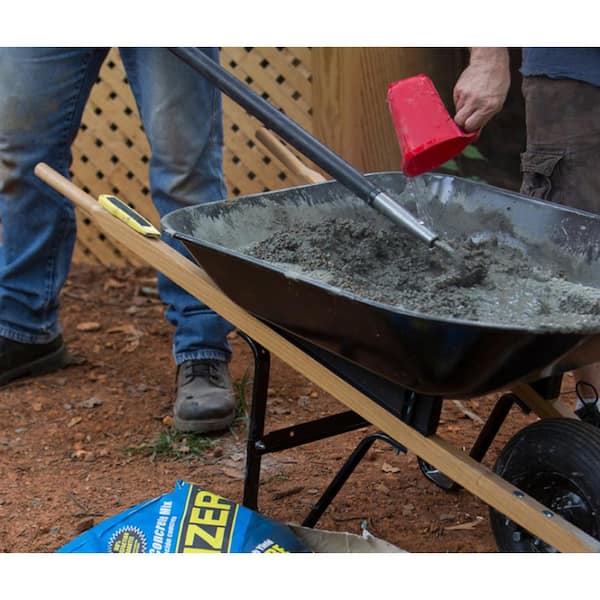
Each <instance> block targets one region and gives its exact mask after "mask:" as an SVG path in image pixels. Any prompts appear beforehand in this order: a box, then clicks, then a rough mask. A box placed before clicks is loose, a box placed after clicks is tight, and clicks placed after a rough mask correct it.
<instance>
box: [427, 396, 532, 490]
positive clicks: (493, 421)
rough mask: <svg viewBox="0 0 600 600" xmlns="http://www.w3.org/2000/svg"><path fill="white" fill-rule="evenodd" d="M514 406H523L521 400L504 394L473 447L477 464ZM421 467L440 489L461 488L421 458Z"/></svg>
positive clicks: (471, 454)
mask: <svg viewBox="0 0 600 600" xmlns="http://www.w3.org/2000/svg"><path fill="white" fill-rule="evenodd" d="M514 404H519V405H521V403H520V401H519V398H518V397H517V396H516V395H515V394H503V395H502V396H500V398H499V399H498V401H497V402H496V404H495V405H494V408H493V409H492V412H491V413H490V415H489V417H488V418H487V420H486V422H485V424H484V425H483V428H482V429H481V431H480V432H479V435H478V436H477V439H476V440H475V442H474V443H473V446H472V447H471V451H470V452H469V456H470V457H471V458H473V459H475V460H476V461H477V462H481V461H482V460H483V457H484V456H485V455H486V452H487V451H488V450H489V448H490V446H491V445H492V443H493V441H494V439H495V438H496V435H497V434H498V431H500V427H502V424H503V423H504V421H505V420H506V417H507V416H508V413H509V412H510V409H511V408H512V407H513V405H514ZM419 467H420V469H421V472H422V473H423V475H425V477H427V479H429V481H432V482H433V483H435V485H437V486H438V487H439V488H441V489H443V490H445V491H447V492H456V491H458V490H459V489H460V488H461V486H460V485H458V484H457V483H455V482H454V481H452V480H451V479H450V478H449V477H446V475H444V474H443V473H442V472H441V471H439V470H438V469H436V468H435V467H432V466H431V465H430V464H429V463H427V462H425V461H424V460H423V459H421V458H419Z"/></svg>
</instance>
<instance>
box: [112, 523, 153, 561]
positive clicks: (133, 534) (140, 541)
mask: <svg viewBox="0 0 600 600" xmlns="http://www.w3.org/2000/svg"><path fill="white" fill-rule="evenodd" d="M108 551H109V552H117V553H119V554H138V553H144V552H146V536H145V535H144V532H143V531H142V530H141V529H139V528H138V527H133V526H131V525H128V526H126V527H121V529H117V531H115V532H114V533H113V534H112V536H111V538H110V540H109V541H108Z"/></svg>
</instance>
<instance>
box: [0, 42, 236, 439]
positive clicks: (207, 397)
mask: <svg viewBox="0 0 600 600" xmlns="http://www.w3.org/2000/svg"><path fill="white" fill-rule="evenodd" d="M108 50H109V49H108V48H2V49H0V219H1V222H2V243H1V245H0V386H1V385H5V384H7V383H8V382H10V381H12V380H13V379H16V378H17V377H23V376H30V375H38V374H41V373H46V372H49V371H52V370H55V369H58V368H61V367H63V366H65V365H66V364H67V363H68V354H67V351H66V348H65V346H64V343H63V339H62V336H61V327H60V323H59V294H60V290H61V288H62V286H63V284H64V282H65V279H66V277H67V274H68V271H69V267H70V263H71V257H72V252H73V247H74V244H75V239H76V229H75V227H76V225H75V217H74V210H73V206H72V204H71V202H70V201H68V200H66V199H65V198H63V197H62V196H60V195H59V194H58V193H57V192H55V191H54V190H52V189H51V188H50V187H49V186H47V185H45V184H44V183H43V182H41V181H40V180H39V179H37V177H36V176H35V175H34V172H33V169H34V167H35V165H36V164H37V163H38V162H45V163H47V164H48V165H50V166H51V167H52V168H54V169H55V170H57V171H58V172H59V173H61V174H62V175H64V176H68V169H69V166H70V164H71V144H72V142H73V140H74V138H75V136H76V134H77V131H78V129H79V126H80V122H81V117H82V113H83V110H84V107H85V104H86V101H87V99H88V96H89V94H90V91H91V88H92V86H93V84H94V82H95V81H96V79H97V77H98V73H99V71H100V67H101V65H102V62H103V60H104V59H105V57H106V55H107V53H108ZM203 50H204V52H206V54H207V55H209V56H210V57H211V58H213V59H214V60H218V49H216V48H205V49H203ZM120 54H121V59H122V61H123V65H124V67H125V70H126V72H127V78H128V80H129V83H130V85H131V88H132V91H133V94H134V96H135V99H136V102H137V106H138V109H139V112H140V115H141V119H142V123H143V125H144V129H145V132H146V135H147V137H148V141H149V144H150V148H151V152H152V156H151V160H150V190H151V194H152V200H153V202H154V205H155V206H156V209H157V210H158V212H159V214H160V215H161V216H162V215H165V214H167V213H169V212H171V211H173V210H174V209H176V208H180V207H182V206H188V205H191V204H199V203H204V202H212V201H215V200H221V199H223V198H224V197H225V196H226V190H225V185H224V180H223V172H222V144H223V131H222V112H221V96H220V93H219V92H218V90H216V89H215V88H214V87H213V86H212V85H210V84H209V83H208V82H207V81H205V80H204V78H202V77H201V76H200V75H198V74H196V73H195V72H194V71H193V70H192V69H190V67H188V66H187V65H185V64H184V63H183V62H182V61H180V60H179V59H178V58H177V57H175V56H174V55H172V54H171V53H170V52H169V51H168V50H166V49H164V48H122V49H121V50H120ZM164 240H165V242H167V243H168V244H169V245H171V246H173V247H175V248H177V249H178V250H180V251H181V246H180V245H179V242H176V241H175V240H173V239H172V238H171V237H170V236H164ZM158 286H159V291H160V296H161V299H162V301H163V302H164V303H165V304H166V307H167V308H166V317H167V319H168V320H169V322H170V323H171V324H172V325H173V326H174V328H175V331H174V337H173V354H174V358H175V363H176V365H177V397H176V400H175V406H174V426H175V428H176V429H178V430H180V431H196V432H206V431H216V430H221V429H226V428H227V427H228V426H229V425H230V424H231V422H232V421H233V417H234V409H235V401H234V395H233V391H232V384H231V379H230V376H229V372H228V368H227V362H228V361H229V360H230V358H231V349H230V347H229V344H228V342H227V334H228V333H229V332H230V331H231V330H232V327H231V325H230V324H229V323H227V322H226V321H225V320H224V319H222V318H221V317H220V316H218V315H217V314H215V313H214V312H213V311H211V310H210V309H208V308H207V307H206V306H204V305H203V304H202V303H200V302H199V301H198V300H197V299H195V298H194V297H193V296H191V295H190V294H188V293H187V292H185V291H184V290H182V289H181V288H180V287H178V286H176V285H175V284H174V283H172V282H171V281H170V280H169V279H167V278H166V277H164V276H163V275H161V274H159V276H158Z"/></svg>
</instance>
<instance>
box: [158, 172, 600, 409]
mask: <svg viewBox="0 0 600 600" xmlns="http://www.w3.org/2000/svg"><path fill="white" fill-rule="evenodd" d="M368 177H369V178H372V179H373V180H374V181H375V183H376V184H377V185H378V186H380V187H381V188H383V189H385V190H386V191H388V193H389V194H390V195H391V196H392V197H394V198H395V199H396V200H397V201H398V202H400V203H401V204H402V205H403V206H405V207H406V208H408V209H409V210H411V211H412V212H418V213H419V214H420V215H424V218H425V219H426V220H427V221H428V222H429V223H428V224H429V225H430V226H431V228H432V229H434V230H436V231H437V232H438V233H439V234H440V237H441V238H442V239H445V238H452V237H455V236H457V235H461V234H468V235H481V234H482V233H486V232H488V233H501V234H502V235H503V236H506V237H510V238H511V239H513V240H514V241H515V242H516V243H518V244H519V245H520V246H521V247H522V248H524V249H525V250H526V252H527V254H528V255H529V256H531V257H532V258H534V259H538V258H539V259H540V260H545V261H552V262H553V263H556V264H559V265H560V266H561V269H562V270H563V271H564V272H565V273H566V274H567V278H568V279H569V280H570V281H573V282H577V283H583V284H585V285H592V286H594V287H596V284H595V282H597V281H600V262H599V258H598V257H599V255H600V217H597V216H595V215H592V214H589V213H586V212H583V211H578V210H574V209H569V208H566V207H564V206H561V205H558V204H553V203H548V202H543V201H539V200H534V199H531V198H528V197H525V196H522V195H520V194H517V193H514V192H510V191H507V190H502V189H499V188H495V187H492V186H488V185H484V184H481V183H479V182H474V181H470V180H465V179H461V178H457V177H450V176H445V175H439V174H426V175H423V176H420V177H417V178H414V179H412V180H411V182H410V185H407V181H408V180H407V179H406V178H405V177H404V175H403V174H402V173H399V172H385V173H373V174H370V175H368ZM415 192H416V193H415ZM415 198H418V206H417V205H415V202H416V200H415ZM456 208H459V209H460V211H461V216H460V218H452V217H451V215H452V211H453V210H455V209H456ZM373 212H374V211H372V209H370V208H369V207H368V206H366V205H365V203H364V202H363V201H362V200H360V199H358V198H357V197H356V196H354V195H353V194H352V193H350V192H348V190H347V189H346V188H345V187H343V186H342V185H340V184H339V183H337V182H334V181H331V182H326V183H319V184H314V185H307V186H299V187H293V188H288V189H284V190H278V191H274V192H267V193H263V194H255V195H251V196H245V197H241V198H238V199H237V200H235V201H230V200H228V201H222V202H215V203H211V204H205V205H197V206H190V207H186V208H182V209H179V210H176V211H174V212H173V213H171V214H169V215H167V216H166V217H163V219H162V225H163V228H164V230H165V231H166V232H167V233H168V234H170V235H172V236H174V237H175V238H177V239H180V240H181V241H182V242H183V243H184V244H185V246H186V247H187V248H188V249H189V251H190V252H191V254H192V255H193V256H194V257H195V259H196V260H197V261H198V262H199V264H200V265H202V267H203V268H204V269H205V270H206V271H207V273H208V274H209V275H210V276H211V277H212V278H213V280H214V281H215V282H216V283H217V285H219V287H220V288H221V289H222V290H223V292H224V293H225V294H227V295H228V296H229V297H230V298H231V299H232V300H233V301H235V302H236V303H237V304H239V305H240V306H242V307H243V308H244V309H246V310H247V311H248V312H250V313H252V314H253V315H255V316H256V317H258V318H260V319H262V320H264V321H266V322H268V323H271V324H273V325H276V326H277V327H278V328H282V329H283V330H286V331H288V332H290V333H291V334H293V335H294V336H297V337H298V338H301V339H303V340H306V341H307V342H309V343H311V344H314V345H316V346H317V347H320V348H323V349H325V350H327V351H329V352H332V353H334V354H335V355H338V356H340V357H341V358H343V359H344V360H347V361H349V362H350V363H353V364H355V365H357V366H359V367H361V368H364V369H367V370H369V371H371V372H373V373H374V374H375V375H377V376H380V377H383V378H386V379H389V380H390V381H392V382H393V383H395V384H398V385H400V386H403V387H405V388H407V389H410V390H413V391H415V392H418V393H422V394H428V395H439V396H443V397H447V398H453V397H454V398H468V397H474V396H479V395H483V394H485V393H488V392H491V391H494V390H497V389H500V388H503V387H507V386H509V385H511V384H514V383H516V382H531V381H535V380H537V379H539V378H541V377H546V376H550V375H555V374H559V373H563V372H565V371H568V370H571V369H573V368H576V367H580V366H584V365H585V364H588V363H591V362H596V361H597V360H600V335H599V334H600V326H599V327H598V329H597V330H596V329H594V328H593V327H592V328H591V329H590V327H589V326H588V327H587V328H585V329H578V327H577V324H574V326H573V328H569V330H568V331H562V330H560V331H557V330H540V329H528V328H527V327H518V326H513V325H510V324H508V325H507V324H499V323H485V322H478V321H468V320H461V319H453V318H444V317H440V316H438V315H432V314H424V313H417V312H411V311H407V310H403V309H402V308H401V307H398V306H391V305H388V304H383V303H379V302H374V301H371V300H369V299H367V298H363V297H359V296H357V295H355V294H353V293H351V292H349V291H346V290H342V289H339V288H336V287H333V286H330V285H328V284H327V283H324V282H323V281H319V280H318V279H313V278H309V277H307V276H305V275H303V274H300V273H298V271H296V270H293V269H289V268H287V267H286V266H285V265H281V264H277V263H269V262H266V261H263V260H258V259H256V258H254V257H252V256H250V255H249V254H247V253H245V252H244V248H245V247H246V246H247V245H248V244H250V243H252V242H259V241H262V240H264V239H266V238H268V237H269V236H270V235H272V234H273V233H274V232H276V231H281V230H282V228H284V229H289V228H291V227H292V226H294V225H295V224H305V223H307V222H312V223H318V222H320V221H321V220H322V219H324V218H325V217H330V216H335V217H340V218H342V217H344V218H353V219H365V218H371V215H372V213H373ZM378 217H379V216H378ZM498 228H500V229H498ZM415 243H416V244H417V243H422V242H420V241H418V240H415Z"/></svg>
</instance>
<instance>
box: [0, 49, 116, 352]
mask: <svg viewBox="0 0 600 600" xmlns="http://www.w3.org/2000/svg"><path fill="white" fill-rule="evenodd" d="M106 52H107V50H106V49H83V48H1V49H0V219H1V221H2V244H1V246H0V335H2V336H4V337H7V338H10V339H12V340H16V341H20V342H25V343H46V342H49V341H52V339H54V338H55V337H56V336H57V335H58V334H59V333H60V325H59V315H58V308H59V300H58V295H59V292H60V289H61V287H62V285H63V283H64V281H65V278H66V276H67V274H68V271H69V266H70V262H71V256H72V252H73V246H74V243H75V236H76V231H75V227H76V225H75V216H74V210H73V206H72V204H71V202H70V201H68V200H66V199H65V198H63V197H62V196H61V195H60V194H58V193H57V192H55V191H54V190H52V189H51V188H50V187H49V186H48V185H47V184H45V183H43V182H42V181H41V180H39V179H38V178H37V177H36V176H35V175H34V173H33V169H34V167H35V165H36V164H37V163H38V162H40V161H43V162H46V163H47V164H49V165H50V166H51V167H53V168H54V169H56V170H57V171H59V172H60V173H61V174H63V175H64V176H67V175H68V168H69V166H70V162H71V150H70V146H71V143H72V141H73V139H74V137H75V135H76V133H77V130H78V127H79V124H80V120H81V114H82V112H83V108H84V106H85V102H86V100H87V97H88V95H89V91H90V89H91V87H92V85H93V83H94V81H95V80H96V77H97V75H98V70H99V68H100V64H101V63H102V60H103V58H104V56H105V55H106Z"/></svg>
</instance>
